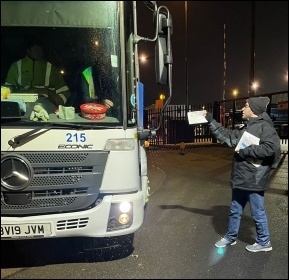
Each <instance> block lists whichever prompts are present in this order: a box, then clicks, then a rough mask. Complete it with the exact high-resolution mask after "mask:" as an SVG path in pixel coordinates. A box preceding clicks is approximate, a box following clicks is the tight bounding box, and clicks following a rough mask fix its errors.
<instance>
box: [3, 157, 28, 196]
mask: <svg viewBox="0 0 289 280" xmlns="http://www.w3.org/2000/svg"><path fill="white" fill-rule="evenodd" d="M32 177H33V168H32V166H31V165H30V164H29V162H27V160H26V159H25V158H24V157H22V156H20V155H13V156H11V155H7V156H4V157H2V158H1V186H2V187H4V188H6V189H9V190H12V191H19V190H22V189H24V188H26V187H27V186H28V185H29V184H30V183H31V181H32Z"/></svg>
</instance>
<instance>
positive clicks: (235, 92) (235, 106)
mask: <svg viewBox="0 0 289 280" xmlns="http://www.w3.org/2000/svg"><path fill="white" fill-rule="evenodd" d="M238 93H239V92H238V90H237V89H234V90H233V95H234V96H235V100H234V108H235V111H236V110H237V102H236V99H237V95H238Z"/></svg>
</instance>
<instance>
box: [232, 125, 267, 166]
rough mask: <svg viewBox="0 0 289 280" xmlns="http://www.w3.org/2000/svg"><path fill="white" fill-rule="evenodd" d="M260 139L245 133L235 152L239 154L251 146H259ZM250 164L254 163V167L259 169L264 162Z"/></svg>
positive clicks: (255, 161) (257, 161)
mask: <svg viewBox="0 0 289 280" xmlns="http://www.w3.org/2000/svg"><path fill="white" fill-rule="evenodd" d="M259 142H260V138H258V137H256V136H255V135H253V134H251V133H249V132H247V131H245V132H244V133H243V135H242V137H241V139H240V141H239V143H238V145H237V147H236V148H235V151H236V152H238V151H239V150H241V149H245V148H246V147H248V146H251V145H259ZM248 161H249V162H250V163H252V164H253V165H254V166H256V167H259V166H260V165H261V163H262V160H251V159H250V160H248Z"/></svg>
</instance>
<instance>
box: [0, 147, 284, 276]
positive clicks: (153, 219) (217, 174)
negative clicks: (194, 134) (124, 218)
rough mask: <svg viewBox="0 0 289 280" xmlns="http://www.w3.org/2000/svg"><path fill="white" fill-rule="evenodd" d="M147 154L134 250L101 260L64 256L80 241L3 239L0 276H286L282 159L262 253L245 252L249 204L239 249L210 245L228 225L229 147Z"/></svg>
mask: <svg viewBox="0 0 289 280" xmlns="http://www.w3.org/2000/svg"><path fill="white" fill-rule="evenodd" d="M147 154H148V171H149V179H150V193H151V195H150V198H149V203H148V207H147V210H146V217H145V220H144V224H143V226H142V227H141V228H140V229H139V230H138V231H137V232H136V233H135V235H134V240H133V247H132V248H130V249H128V250H127V251H122V252H119V256H118V257H117V256H116V255H113V254H112V253H111V252H109V253H108V255H107V256H106V257H104V255H102V257H100V256H99V254H98V253H99V251H96V250H95V248H92V250H90V251H89V250H86V249H80V250H79V251H77V252H76V253H74V255H73V254H72V253H71V254H69V251H71V248H72V246H73V244H75V242H77V244H78V245H79V244H80V241H79V240H73V241H72V240H71V241H70V240H69V241H67V240H66V241H65V242H62V241H59V242H58V241H56V240H50V241H48V240H44V241H37V242H33V241H32V242H23V241H20V242H14V243H9V242H7V243H4V244H5V246H2V247H4V249H3V248H2V253H1V268H2V269H1V278H7V279H8V278H9V279H52V278H54V279H61V278H65V279H76V278H77V279H121V278H122V279H288V155H287V154H284V156H283V161H282V163H281V165H280V166H279V168H278V169H277V170H276V171H275V172H274V173H273V174H272V176H271V182H270V189H269V190H268V192H267V193H266V195H265V208H266V212H267V215H268V220H269V227H270V232H271V243H272V246H273V250H272V251H271V252H260V253H251V252H248V251H246V250H245V246H246V245H247V244H252V243H254V237H255V234H256V233H255V228H254V223H253V221H252V219H251V217H250V211H249V206H246V208H245V210H244V214H243V217H242V221H241V227H240V231H239V236H238V239H237V244H236V245H235V246H230V247H228V248H225V249H222V250H220V249H218V248H216V247H215V246H214V244H215V242H216V241H217V240H218V239H219V238H220V237H221V236H223V234H224V233H225V231H226V228H227V219H228V211H229V205H230V199H231V190H230V187H229V179H230V171H231V160H232V155H233V151H232V149H230V148H227V147H224V146H220V145H217V144H216V145H194V146H191V147H187V148H186V149H185V151H184V152H182V151H180V149H179V147H178V146H175V147H174V146H171V147H166V148H154V147H150V148H149V149H148V153H147ZM2 244H3V243H2ZM7 244H8V245H7ZM9 244H11V246H10V245H9ZM12 245H13V246H12ZM10 248H12V249H10Z"/></svg>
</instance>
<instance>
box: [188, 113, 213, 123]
mask: <svg viewBox="0 0 289 280" xmlns="http://www.w3.org/2000/svg"><path fill="white" fill-rule="evenodd" d="M206 112H207V111H206V110H202V111H192V112H188V121H189V124H199V123H207V122H208V121H207V120H206V118H205V116H204V115H205V113H206Z"/></svg>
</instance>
